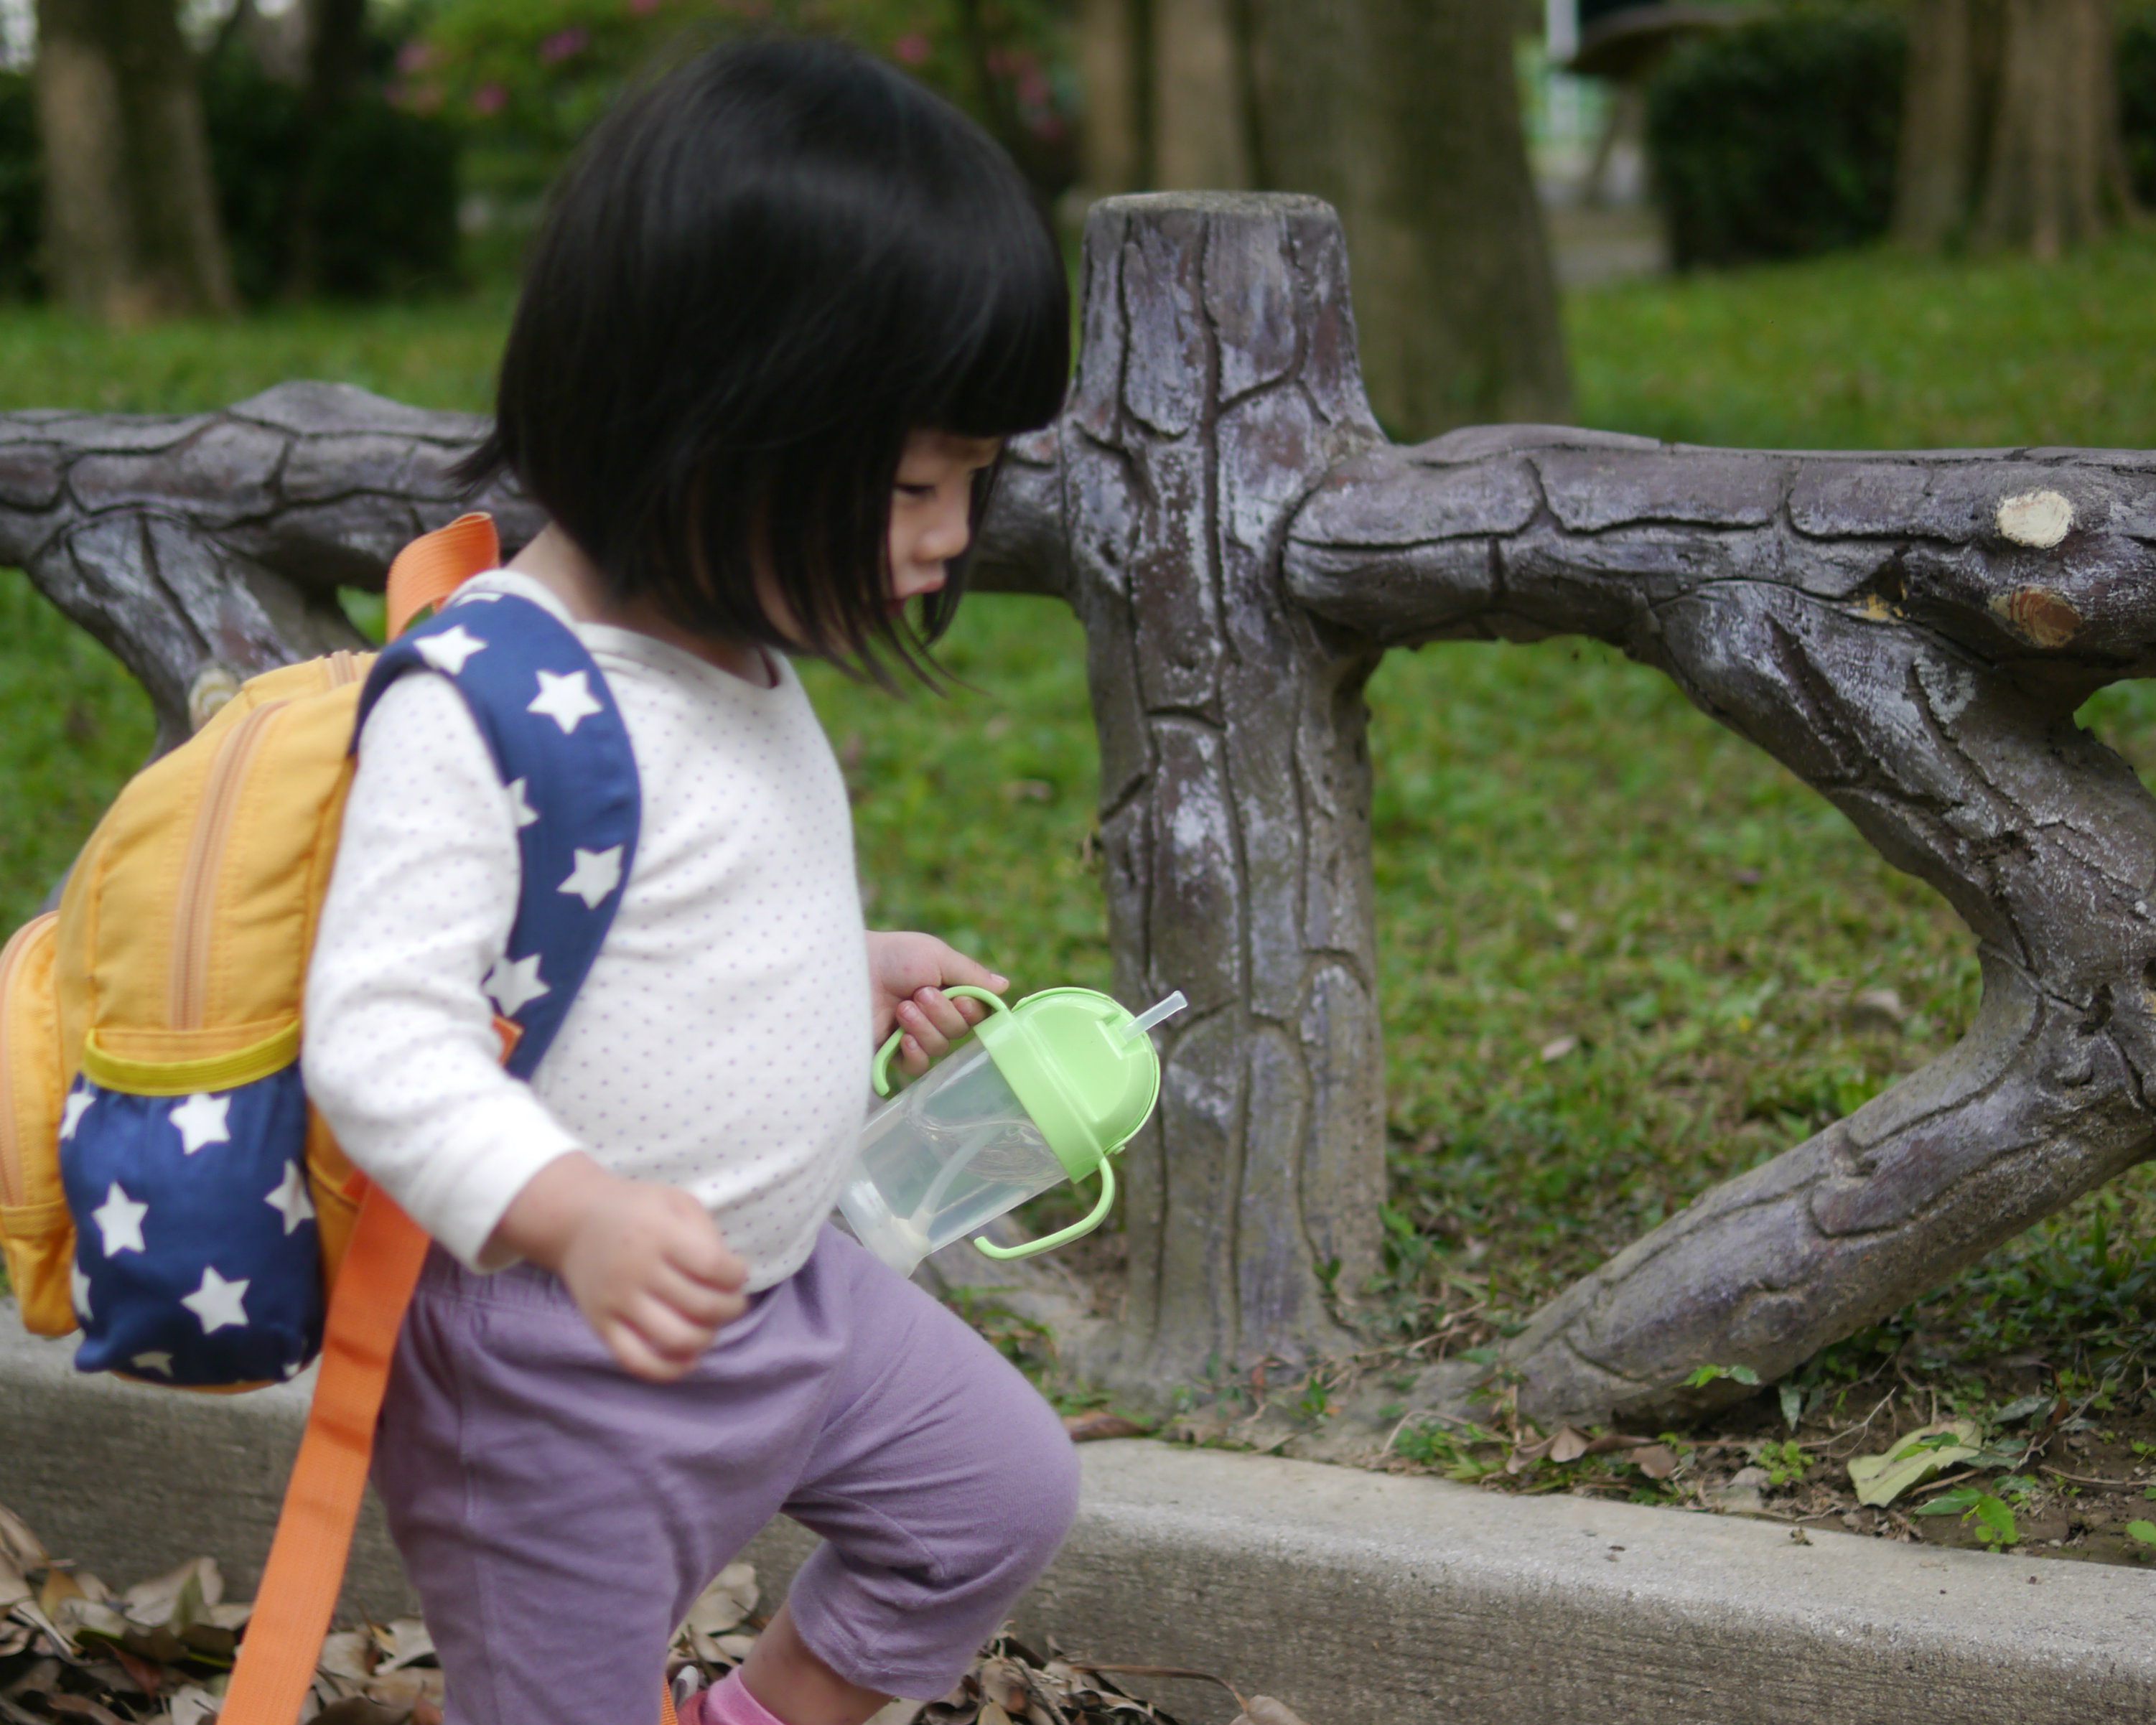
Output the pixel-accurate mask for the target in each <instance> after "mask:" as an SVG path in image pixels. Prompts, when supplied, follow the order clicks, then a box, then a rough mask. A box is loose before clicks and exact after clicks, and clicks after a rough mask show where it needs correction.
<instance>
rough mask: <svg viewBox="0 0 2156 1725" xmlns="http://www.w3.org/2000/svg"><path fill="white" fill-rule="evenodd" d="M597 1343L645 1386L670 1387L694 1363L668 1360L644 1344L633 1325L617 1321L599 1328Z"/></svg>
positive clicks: (690, 1359) (685, 1360) (691, 1358)
mask: <svg viewBox="0 0 2156 1725" xmlns="http://www.w3.org/2000/svg"><path fill="white" fill-rule="evenodd" d="M599 1339H600V1340H602V1341H603V1342H604V1343H606V1345H607V1351H608V1353H611V1354H612V1355H613V1357H614V1362H615V1363H616V1364H618V1365H619V1367H620V1368H622V1370H624V1372H626V1373H629V1376H630V1377H632V1378H643V1379H644V1381H645V1382H646V1383H648V1384H671V1383H672V1382H673V1381H674V1380H675V1378H679V1377H680V1376H681V1374H682V1373H685V1372H686V1371H687V1370H688V1369H689V1368H690V1366H692V1365H694V1364H695V1363H696V1356H695V1355H694V1354H691V1355H690V1356H688V1357H687V1358H684V1359H670V1358H667V1357H666V1356H665V1354H662V1353H660V1352H659V1351H658V1349H656V1348H654V1347H652V1345H651V1344H650V1343H649V1342H647V1341H645V1340H644V1337H643V1336H642V1335H641V1334H640V1333H639V1332H638V1330H637V1329H636V1327H635V1326H634V1325H633V1324H630V1323H629V1322H626V1321H624V1320H621V1319H615V1320H613V1321H611V1322H607V1323H604V1324H602V1325H601V1326H600V1327H599Z"/></svg>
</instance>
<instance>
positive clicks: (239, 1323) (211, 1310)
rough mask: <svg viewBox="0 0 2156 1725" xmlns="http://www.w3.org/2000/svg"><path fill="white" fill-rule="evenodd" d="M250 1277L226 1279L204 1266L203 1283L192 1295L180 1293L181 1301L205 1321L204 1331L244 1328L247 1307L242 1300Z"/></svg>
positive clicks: (203, 1323)
mask: <svg viewBox="0 0 2156 1725" xmlns="http://www.w3.org/2000/svg"><path fill="white" fill-rule="evenodd" d="M247 1283H248V1278H247V1277H245V1276H242V1277H241V1278H240V1279H239V1281H226V1280H225V1279H224V1278H223V1276H219V1275H218V1273H217V1271H215V1270H214V1269H213V1268H211V1267H210V1266H208V1265H205V1266H203V1279H202V1286H200V1287H198V1288H197V1289H196V1290H195V1291H194V1292H193V1293H192V1294H183V1295H182V1296H180V1304H181V1305H182V1306H184V1307H187V1310H188V1311H190V1312H193V1313H194V1315H195V1316H196V1317H198V1318H199V1319H200V1320H201V1321H202V1327H203V1334H204V1335H205V1336H207V1335H208V1334H209V1333H210V1332H211V1331H213V1330H222V1329H225V1328H228V1327H232V1328H244V1327H246V1323H247V1308H246V1307H244V1305H242V1304H241V1303H240V1302H241V1301H243V1300H244V1298H245V1297H246V1296H247Z"/></svg>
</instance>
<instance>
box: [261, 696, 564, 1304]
mask: <svg viewBox="0 0 2156 1725" xmlns="http://www.w3.org/2000/svg"><path fill="white" fill-rule="evenodd" d="M518 880H519V862H518V855H517V844H516V819H515V815H514V814H513V812H512V810H511V805H510V801H509V795H508V793H507V792H506V790H505V789H504V788H503V786H502V784H501V782H500V778H499V777H498V776H497V775H496V773H495V768H494V764H493V760H492V757H490V754H489V753H488V751H487V747H486V744H485V742H484V740H483V739H482V738H481V737H480V733H479V729H478V726H477V725H476V724H475V722H474V721H473V720H472V717H471V715H470V712H469V711H467V710H466V708H465V704H464V701H463V699H462V697H461V696H459V695H458V694H457V692H456V691H455V690H454V689H453V688H451V687H450V686H449V684H448V683H447V682H446V681H445V680H443V679H442V678H439V677H436V676H431V675H413V676H407V677H405V678H403V680H400V681H399V682H398V683H397V684H396V685H393V687H392V688H391V689H390V690H389V691H388V693H387V694H385V695H384V696H382V700H381V701H380V702H379V703H378V704H377V706H376V707H375V709H374V711H373V713H372V716H370V717H369V718H368V720H367V726H366V729H365V731H364V732H363V733H362V737H361V742H360V751H359V765H358V770H357V773H356V774H355V775H354V778H353V780H352V793H351V796H350V798H349V800H348V801H347V803H346V808H345V816H344V828H343V834H342V837H341V840H340V842H339V845H338V849H337V858H336V868H335V871H334V873H333V874H332V875H331V882H330V890H329V895H328V897H327V899H326V901H325V903H324V905H323V907H322V916H321V928H320V931H319V932H318V934H317V936H316V942H315V950H314V956H313V959H312V962H311V966H310V968H309V971H308V976H307V993H306V1010H305V1040H304V1044H303V1055H302V1058H303V1062H304V1068H305V1077H306V1083H307V1091H308V1094H309V1096H311V1098H312V1100H313V1101H314V1102H315V1104H316V1106H317V1107H319V1108H320V1109H321V1112H322V1115H323V1117H324V1118H325V1119H326V1121H327V1122H328V1123H329V1126H330V1127H331V1130H332V1131H333V1132H336V1137H337V1141H338V1142H339V1143H340V1144H341V1145H342V1146H343V1147H344V1150H345V1153H346V1154H347V1155H348V1156H350V1157H351V1158H352V1160H353V1161H354V1162H355V1163H357V1164H358V1165H359V1167H360V1168H362V1169H364V1170H365V1171H366V1173H367V1175H368V1176H369V1177H370V1178H372V1179H373V1180H375V1181H376V1182H377V1183H379V1184H380V1185H381V1186H382V1188H383V1189H384V1190H386V1191H387V1192H388V1194H390V1196H391V1197H393V1198H394V1199H396V1200H397V1202H398V1204H401V1205H403V1208H404V1209H405V1210H406V1211H407V1213H408V1214H410V1215H411V1217H412V1218H413V1220H414V1221H416V1222H418V1224H419V1225H420V1226H421V1227H423V1228H424V1229H425V1230H427V1232H428V1233H429V1234H430V1235H433V1236H434V1238H435V1239H436V1240H439V1241H440V1242H441V1244H442V1245H444V1246H445V1247H446V1248H447V1249H448V1250H449V1251H451V1252H453V1253H454V1255H456V1256H457V1257H458V1258H459V1259H461V1260H463V1261H464V1262H465V1264H467V1265H470V1266H472V1267H474V1268H479V1267H480V1254H481V1253H482V1252H483V1250H485V1245H486V1241H487V1240H488V1238H489V1236H490V1235H492V1233H493V1232H494V1230H495V1225H496V1224H498V1223H499V1222H500V1219H501V1216H502V1213H503V1212H504V1211H505V1210H506V1209H508V1207H509V1205H510V1203H511V1200H512V1199H515V1197H516V1194H517V1193H518V1192H520V1191H521V1190H522V1189H523V1187H524V1185H525V1184H526V1182H527V1181H529V1180H530V1179H531V1177H532V1176H533V1175H534V1174H536V1173H538V1172H539V1170H540V1169H541V1168H544V1167H545V1166H546V1165H547V1163H550V1162H552V1161H553V1160H554V1159H555V1158H557V1157H559V1156H561V1155H562V1154H563V1153H565V1152H567V1151H571V1150H575V1149H577V1148H580V1147H581V1146H580V1145H579V1143H578V1142H577V1138H576V1137H575V1136H574V1135H573V1134H572V1133H571V1132H569V1131H568V1129H567V1127H564V1126H563V1125H562V1122H560V1121H559V1120H557V1118H556V1117H554V1115H553V1114H552V1112H550V1111H549V1110H548V1109H547V1107H546V1106H545V1105H544V1104H543V1103H542V1101H540V1100H539V1098H538V1097H536V1096H534V1095H533V1093H532V1091H531V1088H530V1086H527V1085H526V1084H525V1083H524V1082H523V1081H521V1080H519V1079H516V1078H513V1077H511V1076H510V1075H509V1074H507V1073H506V1072H505V1071H503V1070H502V1069H501V1065H500V1042H499V1040H498V1039H497V1038H496V1036H495V1030H494V1023H493V1020H494V1008H493V1004H492V1003H491V1002H490V1000H489V999H487V997H486V995H485V992H484V991H483V990H482V988H481V987H480V979H481V978H483V977H485V974H486V973H487V972H488V970H489V969H490V968H491V967H492V966H493V965H494V963H495V961H496V960H497V959H499V958H500V957H501V956H502V954H503V952H504V949H505V947H506V944H507V942H508V938H509V931H510V925H511V922H512V921H513V920H514V918H515V916H516V897H517V886H518Z"/></svg>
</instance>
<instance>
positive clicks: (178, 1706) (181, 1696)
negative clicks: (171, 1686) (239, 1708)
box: [167, 1683, 218, 1725]
mask: <svg viewBox="0 0 2156 1725" xmlns="http://www.w3.org/2000/svg"><path fill="white" fill-rule="evenodd" d="M217 1709H218V1698H217V1697H215V1696H214V1695H212V1694H211V1693H210V1692H209V1691H208V1690H207V1689H205V1688H203V1686H202V1685H201V1684H199V1683H189V1684H187V1685H185V1686H182V1687H181V1688H178V1689H176V1690H174V1691H173V1692H172V1702H171V1704H170V1706H169V1707H168V1708H167V1713H168V1716H169V1717H170V1719H171V1722H172V1725H203V1721H204V1720H205V1719H208V1718H211V1717H214V1716H215V1714H216V1712H217Z"/></svg>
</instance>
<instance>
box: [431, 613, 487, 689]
mask: <svg viewBox="0 0 2156 1725" xmlns="http://www.w3.org/2000/svg"><path fill="white" fill-rule="evenodd" d="M413 646H414V647H416V648H417V649H418V654H419V656H420V658H422V659H423V660H426V661H427V663H428V664H429V665H432V666H434V669H435V670H438V671H447V672H448V673H449V675H451V676H453V677H460V676H462V675H464V674H465V660H467V659H469V658H470V657H471V656H472V655H473V654H475V653H484V652H485V651H486V643H485V641H482V640H481V639H480V638H479V637H478V636H477V635H475V634H472V633H471V632H470V630H469V629H466V628H465V626H464V624H461V623H459V624H457V625H456V627H455V628H454V629H444V630H443V631H442V632H441V634H438V635H422V636H420V638H419V639H418V640H417V641H416V642H414V643H413Z"/></svg>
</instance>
